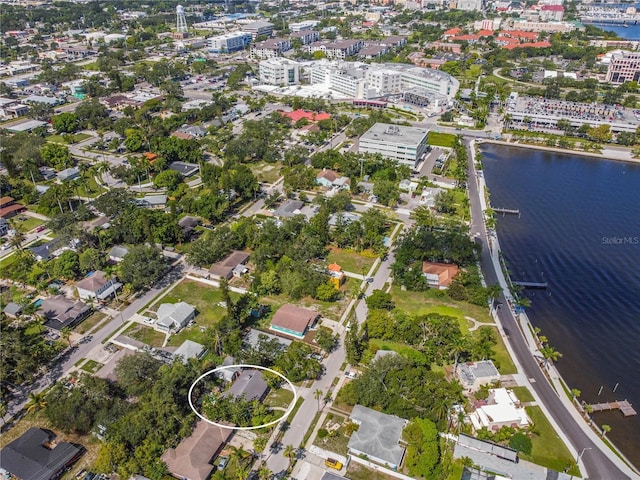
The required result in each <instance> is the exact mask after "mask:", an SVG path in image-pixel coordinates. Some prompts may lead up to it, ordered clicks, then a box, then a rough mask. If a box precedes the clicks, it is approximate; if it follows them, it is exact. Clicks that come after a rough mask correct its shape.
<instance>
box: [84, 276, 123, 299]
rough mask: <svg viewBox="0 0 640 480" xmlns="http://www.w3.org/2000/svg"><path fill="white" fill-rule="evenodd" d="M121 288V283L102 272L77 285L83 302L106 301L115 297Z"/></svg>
mask: <svg viewBox="0 0 640 480" xmlns="http://www.w3.org/2000/svg"><path fill="white" fill-rule="evenodd" d="M121 286H122V284H121V283H120V282H117V281H115V280H114V279H113V278H109V277H107V276H106V274H105V273H104V272H103V271H102V270H97V271H95V272H93V274H92V275H90V276H88V277H86V278H83V279H82V280H80V281H79V282H78V283H77V284H76V288H77V289H78V296H79V297H80V298H81V299H83V300H89V299H96V300H104V299H105V298H107V297H108V296H109V295H115V293H116V291H117V290H118V289H119V288H120V287H121Z"/></svg>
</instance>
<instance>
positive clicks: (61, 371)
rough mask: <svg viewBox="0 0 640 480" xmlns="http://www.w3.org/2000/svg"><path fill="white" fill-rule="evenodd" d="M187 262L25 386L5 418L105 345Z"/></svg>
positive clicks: (169, 282)
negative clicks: (104, 341) (34, 380)
mask: <svg viewBox="0 0 640 480" xmlns="http://www.w3.org/2000/svg"><path fill="white" fill-rule="evenodd" d="M182 270H183V265H182V264H178V265H177V266H175V267H173V268H172V269H171V270H170V271H169V272H168V273H167V275H165V276H164V278H163V279H162V280H161V281H160V282H159V283H158V284H157V285H155V286H154V287H153V288H151V289H150V290H148V291H147V292H146V293H145V294H144V295H142V296H141V297H139V298H138V299H136V300H135V301H133V303H131V305H129V306H128V307H127V308H125V309H124V310H122V313H120V314H118V315H116V316H115V317H114V318H113V319H112V320H111V321H110V322H109V323H108V324H106V325H105V326H104V327H102V328H101V329H100V330H98V331H97V332H96V333H95V334H93V335H92V338H91V341H89V342H87V343H79V344H77V345H75V348H74V349H73V350H71V351H68V353H67V354H66V355H65V356H64V357H63V360H62V361H60V362H58V363H57V364H56V365H54V366H53V367H52V368H51V370H49V371H48V372H47V373H46V374H45V375H43V376H42V377H40V379H39V380H38V381H36V382H35V383H33V384H32V385H30V386H29V387H26V388H23V389H22V393H21V394H20V395H19V396H18V397H17V398H14V399H13V400H12V401H11V402H10V403H9V404H8V406H7V414H6V415H5V419H6V420H9V419H10V418H11V417H12V416H13V415H15V414H16V413H17V412H19V411H20V410H22V408H23V407H24V405H25V403H27V401H28V396H29V394H30V393H32V392H41V391H42V390H44V389H45V388H47V387H48V386H50V385H51V384H52V383H54V382H56V381H57V380H58V379H60V378H61V377H63V376H64V375H65V374H66V372H68V371H69V370H70V369H71V368H73V366H74V365H75V364H76V363H77V362H78V360H80V359H81V358H87V357H88V354H89V352H91V350H93V349H94V348H103V346H102V341H103V340H104V339H106V338H108V337H109V336H110V335H111V334H112V333H113V332H114V331H116V330H117V329H118V328H121V327H122V326H123V324H124V323H125V322H126V321H127V320H128V319H129V318H131V317H132V316H133V315H134V314H135V313H136V312H137V311H138V310H140V309H141V308H142V307H143V306H145V305H146V304H147V303H149V302H150V301H151V300H152V299H153V298H154V297H155V296H156V295H158V294H159V293H160V292H161V291H162V290H164V289H165V288H167V287H168V286H169V285H171V284H172V283H173V282H175V281H176V280H177V279H178V278H179V277H180V276H181V275H182Z"/></svg>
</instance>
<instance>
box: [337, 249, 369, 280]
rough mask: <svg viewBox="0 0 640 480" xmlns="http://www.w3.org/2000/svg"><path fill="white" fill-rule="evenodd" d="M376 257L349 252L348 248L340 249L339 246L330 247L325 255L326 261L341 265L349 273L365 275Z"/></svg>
mask: <svg viewBox="0 0 640 480" xmlns="http://www.w3.org/2000/svg"><path fill="white" fill-rule="evenodd" d="M375 260H376V257H375V256H373V255H371V256H365V255H360V254H359V253H356V252H350V251H348V250H342V249H340V248H336V247H331V252H330V253H329V256H328V257H327V263H328V264H329V263H337V264H338V265H340V266H341V267H342V270H344V271H346V272H351V273H357V274H358V275H362V274H363V272H364V275H366V274H367V273H368V272H369V270H370V269H371V266H372V265H373V262H375Z"/></svg>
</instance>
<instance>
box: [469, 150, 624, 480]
mask: <svg viewBox="0 0 640 480" xmlns="http://www.w3.org/2000/svg"><path fill="white" fill-rule="evenodd" d="M467 147H468V143H467ZM468 151H469V149H468ZM467 184H468V186H469V199H470V201H471V218H472V224H471V234H472V235H474V236H476V238H478V239H480V240H481V242H482V254H481V261H480V263H481V267H482V271H483V272H484V275H485V279H486V282H487V284H489V285H492V284H497V283H498V275H497V273H496V269H495V267H494V263H493V260H492V257H491V253H490V251H489V248H488V239H487V235H486V230H485V229H484V223H483V221H482V218H483V217H482V210H481V206H480V197H479V194H482V192H478V186H477V183H476V177H475V168H474V165H473V161H472V157H471V152H470V151H469V178H468V182H467ZM499 301H500V302H501V303H502V304H503V305H504V307H503V308H499V309H498V311H497V314H498V317H499V320H500V323H501V324H502V326H503V329H504V332H505V334H506V336H507V341H508V342H509V344H510V345H511V348H512V350H513V352H514V353H515V356H516V359H517V361H518V362H519V364H520V366H521V367H522V371H521V372H520V373H522V374H524V375H525V376H526V377H527V378H528V379H529V381H530V383H531V387H532V388H533V390H535V392H536V394H537V395H538V397H539V398H540V400H541V401H542V403H543V404H544V405H545V407H546V409H547V410H548V411H549V413H550V414H551V416H552V417H553V420H554V421H555V422H556V424H557V425H558V426H559V427H560V429H561V431H562V432H563V433H564V434H565V435H566V437H568V438H569V441H570V443H571V445H572V446H573V448H574V450H575V451H578V452H579V451H582V449H583V448H587V449H590V450H587V451H586V452H585V454H584V455H583V457H582V461H583V462H584V465H585V467H586V469H587V473H588V474H589V478H590V479H592V480H623V479H628V478H630V477H629V476H627V475H626V474H625V473H623V472H622V471H621V470H620V468H619V467H618V466H617V465H616V464H615V463H614V462H612V461H611V460H610V459H609V458H608V456H607V455H605V454H604V453H603V452H602V451H601V450H600V448H601V446H602V447H603V448H606V447H604V445H603V444H602V442H594V441H592V439H591V438H590V437H589V436H588V435H587V434H586V433H585V432H584V431H583V428H582V427H581V425H579V424H578V422H577V421H576V420H575V419H574V418H573V416H572V415H571V413H570V412H568V411H567V408H566V406H565V404H564V403H563V402H562V401H561V399H560V398H559V397H558V394H557V393H556V392H555V391H554V390H553V388H552V387H551V385H550V384H549V382H548V380H547V378H546V377H545V375H544V374H543V372H542V370H541V368H540V366H539V364H538V362H537V361H536V360H535V359H534V358H533V356H532V355H531V350H530V348H529V346H528V345H527V343H526V341H525V338H524V336H523V334H522V332H521V330H520V328H519V326H518V322H517V320H516V318H515V316H514V315H513V313H512V312H511V310H510V309H509V308H507V307H506V305H507V301H506V299H505V297H504V295H501V297H500V299H499Z"/></svg>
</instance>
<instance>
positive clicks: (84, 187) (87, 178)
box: [78, 172, 107, 198]
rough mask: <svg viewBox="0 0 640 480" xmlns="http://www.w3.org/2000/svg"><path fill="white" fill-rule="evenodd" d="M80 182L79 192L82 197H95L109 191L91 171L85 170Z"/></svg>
mask: <svg viewBox="0 0 640 480" xmlns="http://www.w3.org/2000/svg"><path fill="white" fill-rule="evenodd" d="M79 182H80V184H79V187H78V193H79V194H80V196H82V197H89V198H95V197H97V196H98V195H100V194H102V193H104V192H106V191H107V190H106V189H105V188H102V187H101V186H100V185H98V183H97V182H96V179H95V176H94V175H93V174H91V173H89V172H85V173H84V174H83V175H82V178H81V179H80V180H79Z"/></svg>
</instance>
